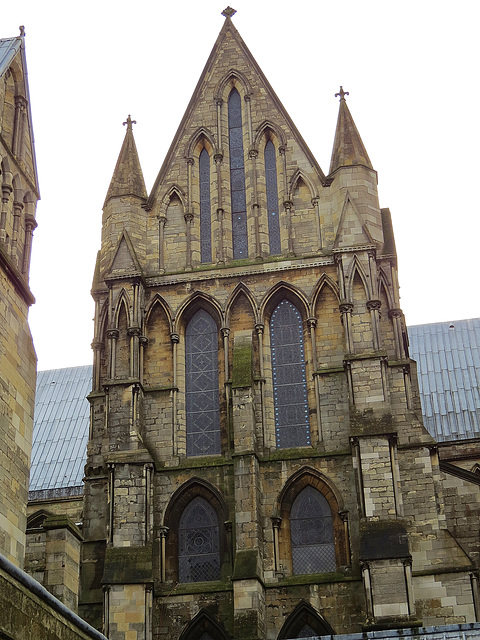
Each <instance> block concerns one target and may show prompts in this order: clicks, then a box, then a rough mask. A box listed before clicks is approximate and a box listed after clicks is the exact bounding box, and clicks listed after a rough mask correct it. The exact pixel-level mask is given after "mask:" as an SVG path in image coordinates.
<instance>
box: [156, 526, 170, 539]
mask: <svg viewBox="0 0 480 640" xmlns="http://www.w3.org/2000/svg"><path fill="white" fill-rule="evenodd" d="M158 531H159V533H160V537H161V538H166V537H167V535H168V527H158Z"/></svg>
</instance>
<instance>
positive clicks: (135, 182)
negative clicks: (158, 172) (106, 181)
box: [105, 115, 147, 203]
mask: <svg viewBox="0 0 480 640" xmlns="http://www.w3.org/2000/svg"><path fill="white" fill-rule="evenodd" d="M123 124H124V125H127V132H126V134H125V139H124V141H123V145H122V149H121V151H120V155H119V156H118V160H117V164H116V166H115V171H114V172H113V176H112V180H111V182H110V186H109V188H108V192H107V197H106V198H105V203H107V202H108V200H109V199H110V198H115V197H119V196H137V197H138V198H146V197H147V190H146V189H145V182H144V180H143V173H142V168H141V166H140V160H139V159H138V153H137V147H136V145H135V140H134V138H133V127H132V125H134V124H137V123H136V121H135V120H132V119H131V117H130V115H128V117H127V120H126V121H125V122H124V123H123Z"/></svg>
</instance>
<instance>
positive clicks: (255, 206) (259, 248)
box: [248, 149, 262, 260]
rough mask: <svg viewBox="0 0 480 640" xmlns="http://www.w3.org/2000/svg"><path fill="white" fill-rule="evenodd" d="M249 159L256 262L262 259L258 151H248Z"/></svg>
mask: <svg viewBox="0 0 480 640" xmlns="http://www.w3.org/2000/svg"><path fill="white" fill-rule="evenodd" d="M248 155H249V158H250V159H251V161H252V170H251V175H252V185H253V205H252V206H253V219H254V224H255V258H256V259H257V260H261V259H262V246H261V242H260V221H259V215H260V205H259V203H258V189H257V158H258V149H250V151H249V152H248Z"/></svg>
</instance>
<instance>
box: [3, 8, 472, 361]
mask: <svg viewBox="0 0 480 640" xmlns="http://www.w3.org/2000/svg"><path fill="white" fill-rule="evenodd" d="M225 6H226V2H224V3H222V0H218V1H217V0H215V1H213V0H203V1H199V0H181V2H170V1H168V2H166V1H165V0H156V1H155V2H145V1H144V0H137V2H132V1H131V0H130V1H124V0H116V1H111V0H96V1H95V2H93V1H92V0H83V1H82V2H80V3H73V2H65V1H62V2H60V1H57V0H42V1H41V2H40V1H39V0H17V2H9V3H8V5H7V7H8V8H7V9H6V10H5V8H4V9H3V10H2V23H1V33H0V37H12V36H16V35H17V34H18V26H19V25H25V31H26V53H27V63H28V72H29V83H30V96H31V103H32V112H33V125H34V132H35V141H36V155H37V164H38V173H39V180H40V191H41V197H42V199H41V201H40V202H39V205H38V208H37V221H38V224H39V226H38V228H37V230H36V231H35V235H34V243H33V254H32V265H31V277H30V284H31V288H32V291H33V293H34V295H35V297H36V300H37V302H36V304H35V305H34V306H33V307H32V309H31V311H30V326H31V329H32V333H33V338H34V342H35V347H36V350H37V355H38V368H39V370H43V369H53V368H60V367H68V366H76V365H82V364H89V363H90V362H91V361H92V351H91V348H90V343H91V341H92V338H93V322H92V318H93V303H92V299H91V296H90V288H91V282H92V276H93V270H94V264H95V256H96V252H97V251H98V249H99V248H100V224H101V215H102V205H103V201H104V198H105V195H106V192H107V189H108V185H109V183H110V179H111V176H112V173H113V169H114V167H115V162H116V159H117V156H118V153H119V151H120V147H121V145H122V141H123V137H124V132H125V128H124V127H122V122H123V121H124V120H125V119H126V116H127V114H129V113H131V114H132V118H133V119H135V120H136V121H137V123H138V124H137V125H136V126H135V127H134V134H135V139H136V143H137V148H138V152H139V156H140V162H141V164H142V168H143V173H144V177H145V182H146V186H147V190H148V191H149V190H150V189H151V187H152V185H153V182H154V180H155V177H156V174H157V172H158V171H159V169H160V166H161V164H162V161H163V158H164V156H165V153H166V151H167V149H168V147H169V145H170V142H171V140H172V138H173V136H174V134H175V131H176V129H177V127H178V124H179V122H180V120H181V118H182V115H183V112H184V110H185V108H186V106H187V103H188V101H189V99H190V96H191V94H192V92H193V90H194V88H195V85H196V82H197V80H198V78H199V76H200V73H201V71H202V69H203V66H204V64H205V62H206V61H207V58H208V55H209V53H210V50H211V48H212V46H213V44H214V42H215V39H216V37H217V35H218V32H219V31H220V29H221V27H222V25H223V21H224V18H223V16H222V15H220V14H221V11H222V10H223V9H224V8H225ZM232 6H233V7H234V8H235V9H237V14H236V15H235V16H234V18H233V21H234V24H235V26H236V27H237V29H238V30H239V32H240V34H241V36H242V37H243V39H244V40H245V42H246V44H247V46H248V47H249V49H250V51H251V52H252V54H253V55H254V57H255V58H256V60H257V62H258V63H259V65H260V66H261V67H262V69H263V71H264V73H265V74H266V76H267V78H268V79H269V81H270V83H271V84H272V86H273V88H274V90H275V91H276V93H277V95H278V96H279V98H280V100H282V102H283V104H284V106H285V107H286V109H287V110H288V112H289V113H290V115H291V117H292V119H293V121H294V122H295V124H296V125H297V127H298V129H299V130H300V132H301V134H302V135H303V137H304V138H305V140H306V142H307V144H308V145H309V146H310V148H311V150H312V152H313V154H314V155H315V157H316V158H317V160H318V162H319V164H320V166H321V167H322V169H323V171H324V172H325V173H328V169H329V164H330V155H331V149H332V144H333V137H334V132H335V125H336V119H337V112H338V99H337V98H334V94H335V93H336V92H337V91H338V89H339V87H340V85H343V88H344V89H345V91H349V92H350V95H349V96H348V97H347V102H348V105H349V107H350V110H351V112H352V115H353V117H354V119H355V122H356V124H357V127H358V129H359V131H360V134H361V136H362V138H363V141H364V143H365V146H366V148H367V151H368V153H369V156H370V159H371V161H372V164H373V166H374V168H375V169H376V170H377V171H378V176H379V186H378V188H379V196H380V206H382V207H389V208H390V210H391V212H392V217H393V224H394V230H395V234H396V243H397V251H398V258H399V274H400V284H401V302H402V308H403V310H404V312H405V315H406V319H407V324H410V325H412V324H420V323H426V322H440V321H450V320H456V319H462V318H471V317H478V316H480V296H479V291H478V289H479V287H478V271H479V267H478V265H479V262H478V253H479V247H480V244H479V236H480V222H479V219H480V205H479V200H478V197H477V190H478V188H477V185H478V183H479V178H478V176H479V171H480V166H479V164H480V155H479V152H480V131H479V125H478V122H479V117H478V115H477V111H478V109H479V103H480V100H479V97H480V80H479V60H480V57H479V41H480V38H479V35H478V25H479V19H480V3H479V2H478V0H470V1H465V0H459V1H457V2H455V3H452V2H446V1H444V0H436V1H433V0H415V1H413V0H402V1H401V2H399V1H397V0H363V1H359V0H342V1H341V2H338V1H336V2H320V0H305V1H303V2H302V1H300V2H299V1H297V2H291V1H290V2H284V1H281V0H276V1H275V2H274V1H265V0H232Z"/></svg>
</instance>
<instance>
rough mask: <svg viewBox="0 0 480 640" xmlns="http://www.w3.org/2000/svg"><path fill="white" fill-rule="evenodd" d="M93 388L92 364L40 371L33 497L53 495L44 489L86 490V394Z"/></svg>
mask: <svg viewBox="0 0 480 640" xmlns="http://www.w3.org/2000/svg"><path fill="white" fill-rule="evenodd" d="M91 390H92V366H91V365H87V366H83V367H70V368H68V369H52V370H50V371H39V372H38V374H37V393H36V398H35V414H34V426H33V447H32V466H31V470H30V496H29V497H30V498H35V497H37V498H38V497H49V496H48V494H45V495H42V496H40V495H39V492H40V491H41V492H48V491H50V490H54V491H53V492H54V493H55V495H60V494H62V495H63V494H65V495H72V494H73V495H75V494H76V493H79V492H81V491H83V485H82V478H83V468H84V466H85V462H86V457H87V440H88V429H89V422H90V404H89V402H88V400H87V399H86V396H87V394H88V393H90V391H91ZM77 487H78V488H79V489H80V491H79V490H78V489H77V490H75V488H77ZM67 489H69V491H67ZM60 490H63V491H60Z"/></svg>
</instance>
